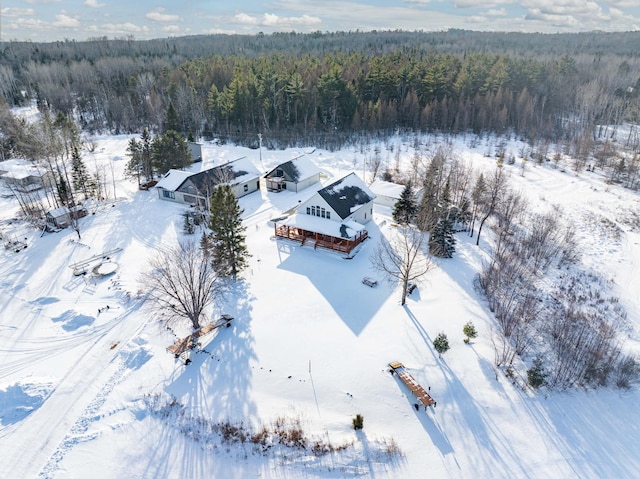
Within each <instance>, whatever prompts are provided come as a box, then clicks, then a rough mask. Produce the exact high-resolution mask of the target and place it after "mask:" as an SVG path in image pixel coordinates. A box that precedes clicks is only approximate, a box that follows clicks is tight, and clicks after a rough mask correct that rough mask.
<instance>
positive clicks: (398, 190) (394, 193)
mask: <svg viewBox="0 0 640 479" xmlns="http://www.w3.org/2000/svg"><path fill="white" fill-rule="evenodd" d="M369 188H370V189H371V191H373V192H374V193H375V194H376V195H377V196H386V197H388V198H395V199H399V198H400V196H401V195H402V192H403V191H404V188H405V186H404V185H399V184H397V183H391V182H389V181H382V180H376V181H374V182H373V183H371V186H369Z"/></svg>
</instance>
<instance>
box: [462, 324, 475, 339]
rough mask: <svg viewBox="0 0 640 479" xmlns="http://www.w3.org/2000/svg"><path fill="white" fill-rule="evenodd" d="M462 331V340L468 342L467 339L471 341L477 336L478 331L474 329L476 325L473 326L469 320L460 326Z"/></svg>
mask: <svg viewBox="0 0 640 479" xmlns="http://www.w3.org/2000/svg"><path fill="white" fill-rule="evenodd" d="M462 332H463V333H464V335H465V336H466V338H465V340H464V342H465V343H468V342H469V341H471V340H472V339H474V338H477V337H478V331H477V330H476V327H475V326H474V324H473V323H472V322H471V321H469V322H467V323H466V324H465V325H464V326H463V327H462Z"/></svg>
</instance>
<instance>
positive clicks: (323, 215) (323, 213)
mask: <svg viewBox="0 0 640 479" xmlns="http://www.w3.org/2000/svg"><path fill="white" fill-rule="evenodd" d="M325 213H326V211H325V209H324V208H320V216H322V217H323V218H324V217H325Z"/></svg>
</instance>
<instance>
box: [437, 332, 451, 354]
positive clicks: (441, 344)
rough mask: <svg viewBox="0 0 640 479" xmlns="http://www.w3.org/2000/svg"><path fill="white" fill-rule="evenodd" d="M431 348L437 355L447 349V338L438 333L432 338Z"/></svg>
mask: <svg viewBox="0 0 640 479" xmlns="http://www.w3.org/2000/svg"><path fill="white" fill-rule="evenodd" d="M433 349H435V350H436V351H437V352H438V357H442V355H443V354H444V353H446V352H447V351H449V338H447V335H446V334H444V333H439V334H438V335H437V336H436V339H434V340H433Z"/></svg>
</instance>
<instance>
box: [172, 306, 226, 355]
mask: <svg viewBox="0 0 640 479" xmlns="http://www.w3.org/2000/svg"><path fill="white" fill-rule="evenodd" d="M232 319H233V318H232V317H231V316H229V315H227V314H225V315H222V316H221V317H220V319H217V320H216V321H214V322H213V323H209V324H206V325H204V326H202V327H201V328H200V329H198V330H197V331H194V332H193V333H191V334H190V335H189V336H187V337H186V338H182V339H179V340H178V341H176V342H175V343H173V344H172V345H171V346H169V347H167V351H168V352H170V353H171V354H173V355H174V356H175V357H176V358H179V357H180V356H182V355H183V354H184V353H186V352H188V351H190V350H192V349H194V348H195V347H196V346H198V345H199V344H200V343H201V342H202V339H203V338H204V337H205V336H207V335H208V334H210V333H212V332H213V331H214V330H216V329H218V328H220V327H222V326H231V320H232Z"/></svg>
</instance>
